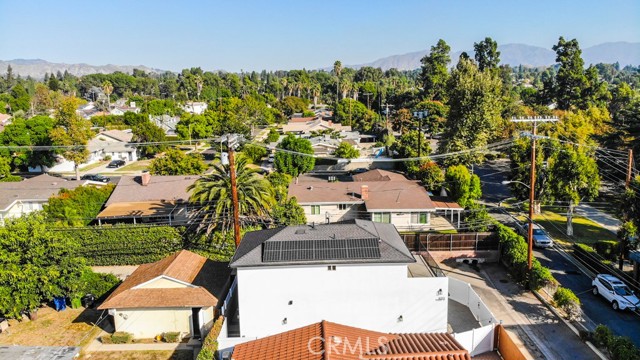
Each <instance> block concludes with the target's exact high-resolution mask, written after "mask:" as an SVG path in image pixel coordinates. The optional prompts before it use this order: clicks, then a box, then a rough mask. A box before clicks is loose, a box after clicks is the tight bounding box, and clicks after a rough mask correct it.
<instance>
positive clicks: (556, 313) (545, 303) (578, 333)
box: [531, 290, 609, 360]
mask: <svg viewBox="0 0 640 360" xmlns="http://www.w3.org/2000/svg"><path fill="white" fill-rule="evenodd" d="M531 292H532V293H533V295H535V297H537V298H538V300H540V302H541V303H543V304H544V305H545V306H546V307H547V308H548V309H549V310H550V311H551V312H552V313H553V314H554V315H555V316H556V317H557V318H558V319H560V320H561V321H562V322H563V323H564V324H565V325H567V327H569V329H571V331H573V333H574V334H576V336H578V337H580V331H579V330H578V329H577V328H576V327H575V326H574V325H573V324H572V323H570V322H569V321H567V320H566V319H565V318H564V317H562V315H560V313H559V312H558V310H556V308H554V307H553V305H551V304H549V303H548V302H547V300H545V299H544V298H543V297H542V295H540V294H539V293H538V292H537V291H535V290H531ZM581 326H582V325H581ZM582 327H583V329H584V330H585V331H586V330H587V328H585V327H584V326H582ZM585 343H586V344H587V346H588V347H589V349H591V351H593V352H594V353H595V354H596V355H597V356H598V357H599V358H600V359H602V360H609V358H608V357H606V356H605V355H604V354H603V353H602V352H601V351H600V350H598V348H596V347H595V346H594V345H593V344H592V343H591V342H590V341H585Z"/></svg>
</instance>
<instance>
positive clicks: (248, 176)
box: [187, 155, 275, 233]
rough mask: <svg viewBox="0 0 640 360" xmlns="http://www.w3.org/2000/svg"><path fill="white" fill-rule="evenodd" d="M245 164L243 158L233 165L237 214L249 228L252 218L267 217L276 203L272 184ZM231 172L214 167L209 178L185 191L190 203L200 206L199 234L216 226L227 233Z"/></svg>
mask: <svg viewBox="0 0 640 360" xmlns="http://www.w3.org/2000/svg"><path fill="white" fill-rule="evenodd" d="M248 163H249V162H248V159H247V158H246V157H244V156H242V155H240V156H238V157H237V160H236V162H235V170H236V184H237V192H238V204H239V212H240V216H241V218H242V219H241V222H243V223H244V224H248V223H249V222H250V220H251V219H252V218H253V219H255V218H261V217H264V216H266V215H267V214H269V211H270V209H271V208H272V206H273V204H274V203H275V198H274V193H273V188H272V187H271V184H270V183H269V182H268V181H267V180H265V179H263V178H262V177H260V176H259V175H258V174H256V173H255V172H253V171H252V170H251V169H250V168H249V167H247V165H248ZM230 171H231V170H230V166H229V165H222V164H215V165H214V166H213V171H212V172H211V173H210V174H207V175H204V176H202V177H201V178H199V179H198V180H196V182H195V183H193V184H192V185H190V186H189V187H188V188H187V190H188V191H190V192H191V197H190V201H191V202H194V203H199V204H202V208H201V209H200V210H199V211H198V212H199V214H200V215H201V217H202V219H203V221H202V223H203V224H206V226H203V227H202V228H201V230H206V232H207V233H209V232H210V231H211V230H212V229H214V228H216V227H218V226H221V227H222V229H223V230H224V229H229V228H230V226H231V224H232V223H233V204H232V200H231V176H230Z"/></svg>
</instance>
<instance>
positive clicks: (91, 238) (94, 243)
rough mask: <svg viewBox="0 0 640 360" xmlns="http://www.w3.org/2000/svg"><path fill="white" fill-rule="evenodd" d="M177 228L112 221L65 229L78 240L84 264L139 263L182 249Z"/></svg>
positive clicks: (180, 237) (154, 259)
mask: <svg viewBox="0 0 640 360" xmlns="http://www.w3.org/2000/svg"><path fill="white" fill-rule="evenodd" d="M180 230H181V229H180V228H174V227H170V226H139V227H136V226H131V225H115V226H102V227H91V228H82V229H69V230H66V232H67V234H68V235H69V236H72V237H74V238H75V239H77V240H79V241H80V244H81V247H80V250H79V252H80V253H79V255H80V256H82V257H84V258H85V259H86V260H87V264H88V265H93V266H109V265H139V264H143V263H149V262H154V261H158V260H160V259H162V258H164V257H166V256H167V255H169V254H171V253H173V252H176V251H178V250H180V249H182V236H181V233H180Z"/></svg>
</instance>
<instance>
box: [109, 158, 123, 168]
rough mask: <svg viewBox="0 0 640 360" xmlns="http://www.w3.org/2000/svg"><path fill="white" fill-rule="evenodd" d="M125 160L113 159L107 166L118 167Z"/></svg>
mask: <svg viewBox="0 0 640 360" xmlns="http://www.w3.org/2000/svg"><path fill="white" fill-rule="evenodd" d="M124 164H125V162H124V160H113V161H112V162H110V163H109V165H107V167H108V168H119V167H121V166H124Z"/></svg>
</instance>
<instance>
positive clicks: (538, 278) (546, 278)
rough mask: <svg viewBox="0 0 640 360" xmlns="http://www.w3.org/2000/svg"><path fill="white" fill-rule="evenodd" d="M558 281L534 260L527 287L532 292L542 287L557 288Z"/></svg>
mask: <svg viewBox="0 0 640 360" xmlns="http://www.w3.org/2000/svg"><path fill="white" fill-rule="evenodd" d="M557 284H558V281H557V280H556V279H555V278H554V277H553V275H551V271H549V269H547V268H546V267H544V266H542V265H541V264H540V262H539V261H538V259H535V261H534V262H533V264H532V266H531V275H530V279H529V285H530V286H531V289H532V290H538V289H540V288H543V287H552V288H555V287H557Z"/></svg>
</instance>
